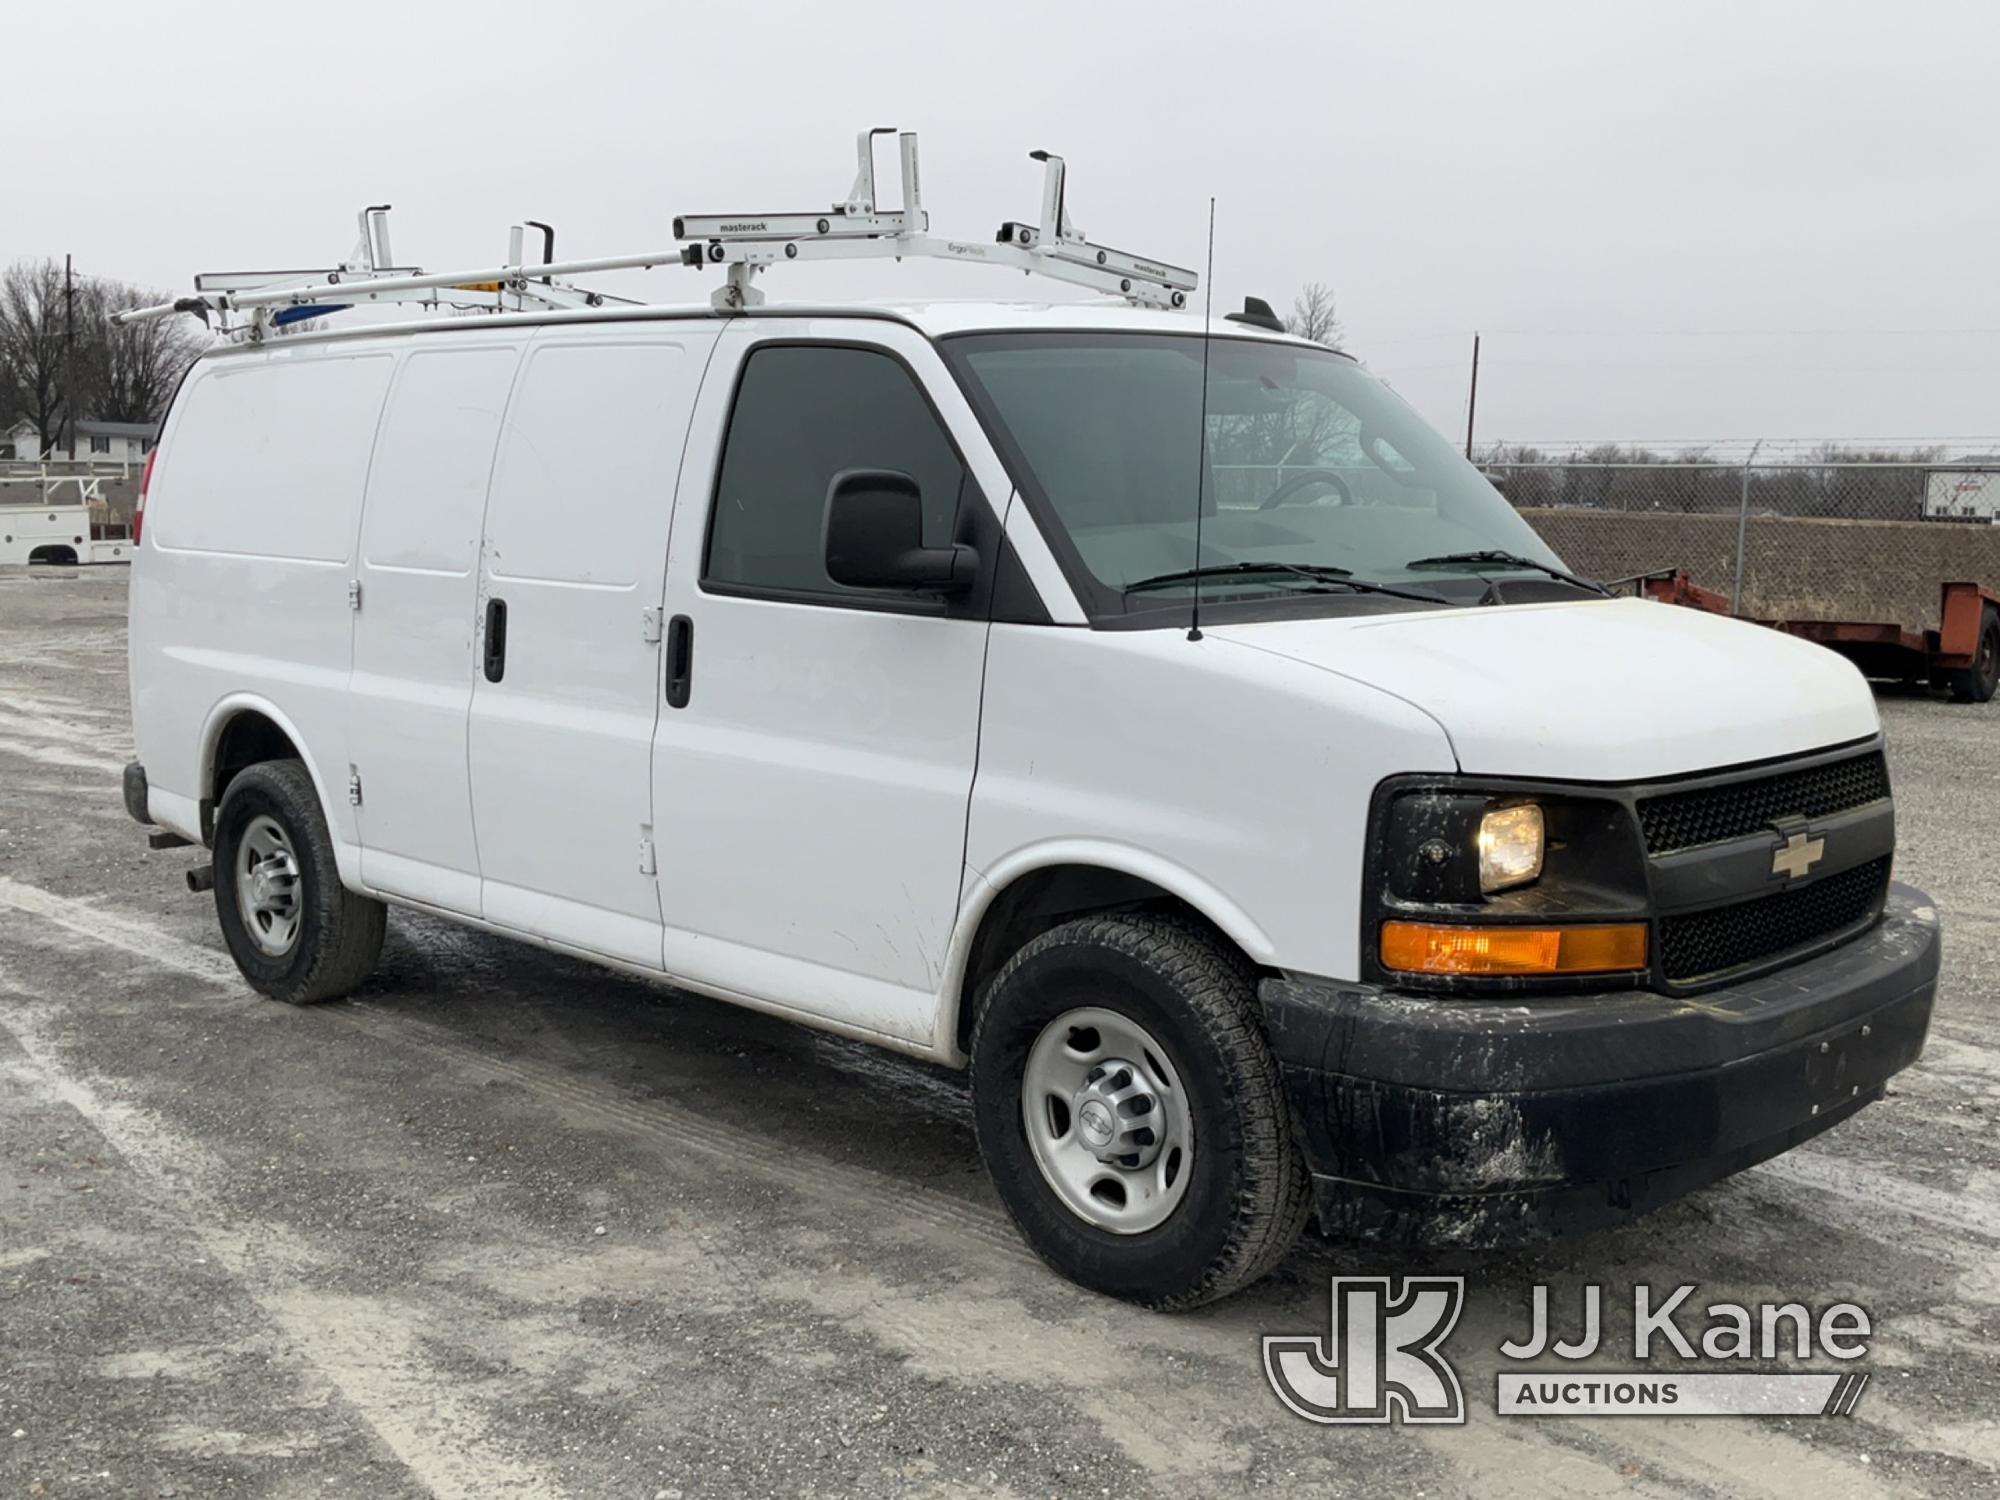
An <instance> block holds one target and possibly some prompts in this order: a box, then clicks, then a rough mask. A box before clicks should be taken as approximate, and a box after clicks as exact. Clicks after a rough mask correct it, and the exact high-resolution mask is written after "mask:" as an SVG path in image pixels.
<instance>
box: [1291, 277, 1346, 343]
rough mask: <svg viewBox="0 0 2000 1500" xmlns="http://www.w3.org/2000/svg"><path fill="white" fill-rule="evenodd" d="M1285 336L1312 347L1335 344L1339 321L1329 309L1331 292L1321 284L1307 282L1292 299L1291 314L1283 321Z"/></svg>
mask: <svg viewBox="0 0 2000 1500" xmlns="http://www.w3.org/2000/svg"><path fill="white" fill-rule="evenodd" d="M1285 332H1287V333H1295V334H1297V335H1298V336H1299V337H1300V338H1302V339H1311V340H1312V341H1313V342H1314V343H1316V344H1338V343H1339V342H1340V333H1341V329H1340V318H1339V317H1338V316H1337V315H1336V314H1335V312H1334V309H1333V288H1332V287H1330V286H1328V285H1327V284H1326V283H1325V282H1323V281H1308V282H1307V283H1306V284H1305V285H1304V286H1302V287H1300V288H1299V294H1298V296H1296V297H1294V298H1292V313H1291V316H1290V317H1288V318H1286V319H1285Z"/></svg>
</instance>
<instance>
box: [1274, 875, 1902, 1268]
mask: <svg viewBox="0 0 2000 1500" xmlns="http://www.w3.org/2000/svg"><path fill="white" fill-rule="evenodd" d="M1937 973H1938V925H1937V917H1936V914H1935V913H1934V912H1933V911H1932V909H1931V907H1930V905H1929V902H1928V900H1927V898H1926V897H1924V896H1923V895H1922V893H1920V892H1918V891H1915V890H1913V889H1911V888H1910V887H1908V886H1902V885H1898V886H1894V887H1892V888H1891V890H1890V894H1889V902H1888V908H1887V910H1886V912H1885V913H1884V916H1883V919H1882V921H1881V923H1880V924H1878V925H1877V926H1875V927H1873V928H1871V929H1870V930H1869V931H1868V932H1866V933H1864V934H1862V935H1861V936H1860V937H1858V938H1855V939H1854V940H1853V941H1852V942H1849V943H1846V944H1843V945H1842V946H1841V947H1839V948H1836V949H1834V950H1832V951H1831V952H1828V953H1824V954H1821V955H1819V956H1818V957H1815V958H1811V959H1808V960H1806V961H1804V962H1801V963H1797V964H1794V965H1792V966H1790V967H1789V968H1784V969H1780V970H1778V971H1777V972H1775V973H1771V974H1766V975H1764V976H1762V977H1761V978H1758V979H1753V980H1747V981H1745V982H1743V983H1742V984H1739V985H1734V986H1731V987H1729V988H1726V989H1719V990H1710V991H1708V992H1706V993H1704V994H1701V995H1696V996H1684V997H1669V996H1665V995H1659V994H1655V993H1653V992H1651V991H1645V990H1624V991H1616V992H1609V993H1605V994H1597V995H1563V996H1560V997H1546V998H1530V997H1522V996H1509V997H1496V998H1491V999H1476V1000H1465V999H1450V998H1443V997H1438V996H1409V995H1400V994H1397V993H1394V992H1393V991H1387V990H1383V989H1378V988H1375V987H1372V986H1368V985H1358V984H1339V983H1335V982H1333V981H1326V980H1310V979H1299V978H1278V979H1267V980H1266V981H1264V984H1263V987H1262V990H1261V992H1260V993H1261V995H1262V998H1263V1002H1264V1009H1265V1014H1266V1018H1267V1023H1268V1025H1269V1029H1270V1034H1271V1042H1272V1046H1273V1049H1274V1050H1275V1051H1276V1053H1277V1057H1278V1061H1279V1064H1280V1066H1281V1067H1282V1069H1283V1071H1284V1077H1285V1083H1286V1088H1287V1091H1288V1093H1289V1094H1290V1097H1291V1102H1292V1107H1293V1112H1294V1115H1295V1118H1296V1120H1297V1122H1298V1128H1299V1130H1300V1133H1301V1139H1302V1143H1303V1145H1304V1148H1305V1153H1306V1159H1307V1162H1308V1163H1309V1165H1310V1166H1311V1168H1312V1172H1313V1181H1314V1188H1315V1194H1316V1198H1317V1207H1318V1212H1319V1218H1320V1224H1321V1227H1322V1228H1324V1229H1325V1230H1327V1231H1328V1232H1329V1233H1342V1234H1349V1233H1365V1234H1371V1235H1378V1236H1387V1237H1390V1238H1396V1239H1410V1240H1420V1241H1427V1242H1432V1243H1453V1244H1478V1243H1494V1242H1500V1241H1507V1240H1517V1239H1532V1238H1537V1237H1541V1236H1545V1235H1549V1234H1554V1233H1559V1232H1565V1231H1571V1230H1583V1229H1592V1228H1598V1227H1602V1226H1604V1225H1607V1224H1614V1223H1618V1222H1621V1221H1623V1220H1626V1219H1629V1218H1632V1217H1634V1216H1636V1215H1638V1214H1642V1213H1646V1212H1648V1211H1649V1210H1651V1209H1654V1208H1657V1207H1659V1206H1660V1205H1662V1204H1664V1203H1668V1202H1671V1201H1672V1200H1673V1199H1675V1198H1678V1197H1680V1196H1681V1195H1682V1194H1684V1193H1687V1192H1689V1191H1691V1190H1693V1189H1695V1188H1698V1187H1700V1186H1702V1185H1703V1184H1705V1183H1709V1182H1713V1181H1715V1180H1716V1179H1717V1178H1719V1177H1724V1176H1727V1175H1728V1174H1729V1173H1731V1172H1736V1171H1740V1170H1741V1169H1742V1168H1744V1167H1748V1166H1752V1165H1754V1164H1755V1163H1757V1162H1760V1161H1764V1160H1767V1159H1768V1158H1770V1157H1772V1156H1776V1155H1777V1154H1778V1153H1779V1152H1781V1151H1785V1150H1789V1149H1790V1148H1791V1147H1793V1146H1795V1145H1797V1144H1798V1143H1799V1142H1800V1141H1803V1140H1805V1139H1807V1138H1808V1137H1810V1136H1813V1135H1817V1134H1818V1133H1819V1132H1820V1131H1822V1130H1825V1129H1827V1128H1828V1127H1829V1126H1831V1125H1834V1124H1836V1123H1838V1122H1839V1121H1841V1120H1843V1119H1845V1118H1846V1117H1847V1116H1848V1115H1850V1114H1853V1113H1854V1112H1855V1111H1856V1110H1858V1109H1860V1108H1861V1107H1862V1106H1863V1105H1865V1104H1867V1103H1869V1102H1870V1101H1872V1100H1874V1099H1877V1098H1879V1097H1881V1094H1882V1089H1883V1085H1884V1084H1885V1083H1886V1082H1887V1081H1888V1079H1889V1078H1890V1077H1891V1075H1893V1074H1895V1073H1897V1072H1899V1071H1900V1070H1902V1069H1903V1068H1906V1067H1908V1066H1909V1065H1910V1064H1911V1063H1912V1062H1914V1061H1916V1059H1917V1056H1918V1054H1919V1053H1921V1052H1922V1051H1923V1047H1924V1035H1925V1032H1926V1031H1927V1030H1928V1029H1929V1026H1930V1015H1931V1000H1932V997H1933V995H1934V994H1935V993H1936V990H1937Z"/></svg>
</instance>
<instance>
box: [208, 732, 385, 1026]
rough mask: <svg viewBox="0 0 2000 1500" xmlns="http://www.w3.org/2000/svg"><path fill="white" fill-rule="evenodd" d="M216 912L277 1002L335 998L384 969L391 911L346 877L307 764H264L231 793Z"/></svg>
mask: <svg viewBox="0 0 2000 1500" xmlns="http://www.w3.org/2000/svg"><path fill="white" fill-rule="evenodd" d="M215 914H216V917H217V918H218V919H219V920H220V922H221V924H222V936H223V940H224V941H225V942H227V943H228V944H229V952H230V954H231V955H232V956H233V957H234V958H235V960H236V967H237V968H239V969H241V970H242V971H243V977H244V978H245V979H247V980H249V981H250V987H251V988H252V989H254V990H256V991H258V992H259V993H260V994H265V995H269V996H270V997H271V998H272V999H273V1000H283V1001H286V1002H287V1003H289V1004H292V1005H309V1004H311V1003H312V1002H314V1001H316V1000H331V999H334V998H336V997H337V996H340V995H345V994H347V993H348V992H349V991H350V990H352V989H354V988H355V987H356V986H357V985H359V984H360V983H361V981H362V980H363V979H365V978H367V977H368V972H369V970H371V969H373V968H374V967H375V960H376V959H377V958H378V957H379V956H380V955H381V952H382V938H383V934H384V932H385V931H386V930H387V926H388V912H387V909H386V908H385V907H384V906H383V905H382V903H381V902H379V901H371V900H370V899H368V898H367V897H366V896H357V895H355V894H354V892H352V891H350V890H348V889H347V887H346V886H344V885H342V884H341V883H340V870H339V868H338V866H337V865H336V864H335V861H334V853H333V836H332V834H331V833H329V832H328V830H327V826H326V816H325V814H323V813H322V812H321V811H320V805H319V793H318V791H317V790H315V788H314V786H313V779H312V777H311V775H310V774H308V772H307V771H306V768H305V766H304V764H302V763H301V762H299V761H296V760H267V761H263V762H260V763H259V764H257V765H254V766H251V767H249V768H248V769H247V770H244V771H241V772H239V773H238V774H237V775H236V776H235V777H234V778H233V779H232V780H231V781H230V783H229V787H228V790H226V791H225V792H224V793H223V794H222V805H221V806H220V807H219V808H217V809H216V814H215Z"/></svg>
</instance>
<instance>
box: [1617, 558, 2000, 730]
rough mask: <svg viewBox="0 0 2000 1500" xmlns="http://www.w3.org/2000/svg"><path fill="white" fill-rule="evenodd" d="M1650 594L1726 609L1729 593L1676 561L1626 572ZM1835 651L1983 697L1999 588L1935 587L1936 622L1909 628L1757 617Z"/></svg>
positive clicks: (1865, 666)
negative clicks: (1658, 569)
mask: <svg viewBox="0 0 2000 1500" xmlns="http://www.w3.org/2000/svg"><path fill="white" fill-rule="evenodd" d="M1629 581H1630V582H1634V583H1637V584H1638V585H1639V587H1640V589H1641V591H1642V592H1643V593H1644V594H1645V596H1646V597H1647V598H1649V599H1657V600H1659V601H1660V602H1661V603H1663V604H1679V605H1683V606H1685V607H1687V608H1689V609H1702V610H1707V611H1709V612H1710V613H1712V614H1718V615H1726V614H1728V613H1729V612H1730V610H1729V596H1728V595H1727V594H1723V593H1719V592H1717V591H1716V590H1715V589H1710V588H1703V587H1702V586H1701V585H1700V584H1698V583H1696V582H1695V581H1694V580H1693V579H1692V578H1689V577H1688V576H1687V574H1685V573H1683V572H1681V571H1680V570H1679V569H1678V568H1675V569H1671V570H1669V571H1667V572H1665V573H1654V574H1650V575H1648V576H1646V577H1643V578H1636V579H1632V580H1629ZM1753 623H1755V624H1758V625H1768V626H1770V627H1771V628H1772V629H1773V630H1782V631H1784V632H1785V633H1786V634H1787V635H1796V636H1802V637H1804V638H1805V639H1806V640H1809V641H1817V642H1819V644H1820V645H1822V646H1825V647H1827V648H1828V649H1829V650H1832V651H1838V652H1839V653H1840V654H1841V655H1842V656H1845V657H1846V658H1847V659H1848V660H1849V661H1851V662H1853V663H1854V664H1855V665H1856V666H1857V667H1859V668H1860V669H1861V671H1862V672H1863V673H1864V674H1865V675H1866V676H1869V677H1886V678H1891V679H1894V680H1897V681H1901V682H1928V683H1930V684H1931V686H1933V687H1939V688H1944V689H1946V690H1948V691H1949V692H1950V693H1951V696H1952V697H1953V698H1954V699H1956V700H1957V701H1958V702H1960V703H1985V702H1988V701H1989V700H1991V699H1992V697H1993V694H1994V691H1995V690H1996V689H2000V594H1996V593H1995V592H1994V591H1993V590H1991V589H1988V588H1983V587H1981V586H1980V585H1979V584H1976V583H1962V582H1961V583H1947V584H1944V585H1942V586H1941V587H1940V589H1939V600H1938V626H1937V628H1936V629H1935V630H1931V629H1917V630H1912V629H1910V628H1909V627H1908V626H1907V625H1902V624H1898V623H1896V622H1893V621H1878V620H1756V621H1754V622H1753Z"/></svg>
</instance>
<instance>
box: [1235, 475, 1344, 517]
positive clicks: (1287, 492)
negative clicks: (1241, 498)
mask: <svg viewBox="0 0 2000 1500" xmlns="http://www.w3.org/2000/svg"><path fill="white" fill-rule="evenodd" d="M1311 484H1324V485H1329V486H1331V487H1332V488H1333V489H1335V490H1338V491H1339V492H1340V503H1341V504H1342V505H1352V504H1353V503H1354V491H1352V490H1350V489H1349V488H1348V487H1347V481H1346V480H1345V479H1342V478H1341V477H1340V476H1339V475H1338V474H1336V473H1334V472H1333V470H1331V469H1307V470H1306V471H1305V473H1303V474H1294V475H1293V476H1292V477H1291V478H1290V479H1287V480H1286V481H1285V482H1284V483H1283V484H1281V485H1279V486H1278V487H1277V488H1276V489H1275V490H1272V491H1271V493H1270V494H1268V495H1266V496H1265V497H1264V503H1263V504H1262V505H1260V506H1258V507H1257V509H1259V510H1276V509H1277V508H1278V507H1279V506H1281V505H1283V504H1284V503H1285V502H1286V501H1287V500H1289V499H1291V498H1292V496H1294V495H1296V494H1298V493H1299V491H1301V490H1303V489H1304V488H1305V487H1306V486H1307V485H1311Z"/></svg>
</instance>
